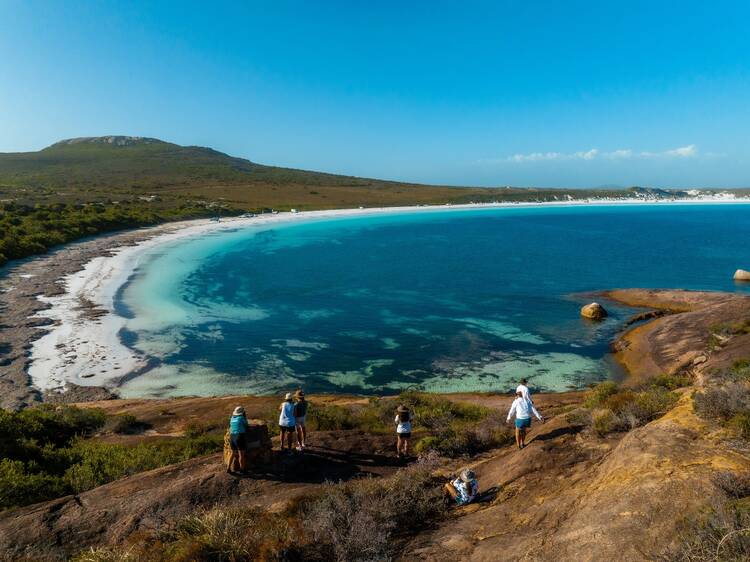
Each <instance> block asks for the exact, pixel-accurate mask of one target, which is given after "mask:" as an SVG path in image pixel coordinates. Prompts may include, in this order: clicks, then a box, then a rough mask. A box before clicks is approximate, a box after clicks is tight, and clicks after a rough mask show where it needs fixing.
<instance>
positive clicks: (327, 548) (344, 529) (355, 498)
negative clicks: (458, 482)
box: [301, 457, 445, 562]
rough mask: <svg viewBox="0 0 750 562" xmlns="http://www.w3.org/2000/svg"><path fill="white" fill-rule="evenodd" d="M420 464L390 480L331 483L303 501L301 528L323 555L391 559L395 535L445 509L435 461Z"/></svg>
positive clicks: (351, 560) (347, 560) (343, 561)
mask: <svg viewBox="0 0 750 562" xmlns="http://www.w3.org/2000/svg"><path fill="white" fill-rule="evenodd" d="M427 459H429V460H427V461H423V462H420V463H416V464H415V465H412V466H410V467H408V468H406V469H403V470H400V471H399V472H397V473H396V474H395V475H394V476H393V477H391V478H388V479H382V480H376V479H363V480H357V481H352V482H347V483H344V484H328V485H326V486H325V487H324V488H323V490H322V491H321V492H320V493H319V494H318V495H317V496H316V497H313V498H311V499H309V500H308V501H307V502H305V503H303V504H302V505H301V512H302V516H301V519H302V521H303V528H305V529H307V530H308V532H309V534H310V539H312V542H313V544H317V545H318V548H319V549H320V552H319V555H320V556H321V557H322V559H327V560H338V561H340V562H356V561H373V560H390V559H391V557H392V556H393V554H394V553H395V552H396V550H397V548H396V544H394V540H393V539H394V537H397V536H398V535H399V534H403V532H404V531H407V532H409V533H413V532H414V531H416V530H418V529H420V528H421V527H423V526H424V525H425V524H426V523H428V522H430V521H432V520H434V519H435V518H437V517H439V516H440V515H441V514H442V513H443V511H444V510H445V503H444V502H443V501H442V490H441V487H440V482H437V481H435V480H434V479H433V477H432V476H431V470H432V469H433V466H434V464H433V463H434V460H432V459H431V458H430V457H427Z"/></svg>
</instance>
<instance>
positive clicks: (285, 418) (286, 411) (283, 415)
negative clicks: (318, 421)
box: [279, 392, 295, 453]
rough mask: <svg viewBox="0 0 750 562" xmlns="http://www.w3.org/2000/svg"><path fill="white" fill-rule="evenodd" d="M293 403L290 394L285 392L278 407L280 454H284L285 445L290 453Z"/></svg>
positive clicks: (293, 422)
mask: <svg viewBox="0 0 750 562" xmlns="http://www.w3.org/2000/svg"><path fill="white" fill-rule="evenodd" d="M294 427H295V419H294V401H293V400H292V393H291V392H287V393H286V396H284V401H283V402H282V403H281V406H279V429H281V452H282V453H283V452H284V450H285V449H284V445H285V444H286V451H288V452H291V451H292V441H293V440H294Z"/></svg>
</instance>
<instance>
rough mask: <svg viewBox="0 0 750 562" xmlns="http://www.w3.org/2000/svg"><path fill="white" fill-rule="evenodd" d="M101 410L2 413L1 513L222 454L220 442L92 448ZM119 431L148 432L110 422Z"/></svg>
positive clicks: (126, 420)
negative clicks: (160, 468) (134, 430)
mask: <svg viewBox="0 0 750 562" xmlns="http://www.w3.org/2000/svg"><path fill="white" fill-rule="evenodd" d="M106 422H107V418H106V416H105V414H104V412H102V411H101V410H98V409H91V408H75V407H71V406H53V405H43V406H39V407H35V408H29V409H26V410H22V411H21V412H8V411H5V410H0V458H2V464H0V509H5V508H9V507H14V506H20V505H27V504H30V503H35V502H38V501H44V500H48V499H52V498H55V497H59V496H62V495H65V494H70V493H79V492H82V491H85V490H88V489H90V488H93V487H95V486H99V485H101V484H104V483H106V482H110V481H112V480H115V479H117V478H121V477H123V476H128V475H131V474H135V473H136V472H141V471H144V470H150V469H152V468H157V467H160V466H164V465H167V464H173V463H176V462H180V461H183V460H187V459H189V458H192V457H195V456H198V455H203V454H208V453H212V452H216V451H220V450H221V449H222V447H223V442H222V439H221V437H218V436H217V437H207V436H203V437H197V438H193V439H190V438H186V439H173V440H167V441H158V442H147V443H141V444H139V445H137V446H126V445H113V444H107V443H101V442H92V441H90V440H88V441H87V440H86V439H85V437H86V436H89V435H91V434H92V433H93V432H94V431H97V430H98V429H101V428H102V427H103V426H104V425H105V423H106ZM109 423H110V425H111V426H112V427H113V428H114V429H115V430H117V431H125V432H129V431H131V430H132V429H133V427H134V426H139V427H143V424H140V423H138V422H137V420H135V418H134V417H133V416H130V415H124V416H117V417H116V418H114V420H112V419H110V422H109Z"/></svg>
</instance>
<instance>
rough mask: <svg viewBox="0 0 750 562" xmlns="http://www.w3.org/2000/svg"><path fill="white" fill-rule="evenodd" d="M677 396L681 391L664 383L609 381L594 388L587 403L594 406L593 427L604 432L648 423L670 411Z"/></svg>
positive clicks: (626, 429) (628, 428)
mask: <svg viewBox="0 0 750 562" xmlns="http://www.w3.org/2000/svg"><path fill="white" fill-rule="evenodd" d="M677 399H678V395H677V394H675V393H674V392H670V391H669V390H667V389H666V388H665V387H664V386H661V385H651V386H648V387H646V388H643V389H641V390H630V389H620V388H618V387H617V385H615V384H614V383H612V382H606V383H600V384H598V385H597V386H595V387H594V388H592V389H591V390H590V391H589V393H588V395H587V396H586V399H585V402H584V404H585V405H586V406H587V407H588V408H590V409H592V410H593V412H592V418H591V423H592V429H593V430H594V432H595V433H596V434H597V435H599V436H603V435H606V434H607V433H610V432H612V431H628V430H630V429H634V428H636V427H639V426H641V425H644V424H646V423H648V422H650V421H651V420H653V419H656V418H657V417H659V416H661V415H663V414H665V413H666V412H667V411H669V409H670V408H672V406H674V404H675V403H676V402H677Z"/></svg>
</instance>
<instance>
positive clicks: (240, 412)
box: [227, 406, 247, 473]
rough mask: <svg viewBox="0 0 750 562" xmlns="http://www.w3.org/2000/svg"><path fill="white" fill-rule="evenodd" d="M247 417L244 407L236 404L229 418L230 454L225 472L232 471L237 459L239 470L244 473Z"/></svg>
mask: <svg viewBox="0 0 750 562" xmlns="http://www.w3.org/2000/svg"><path fill="white" fill-rule="evenodd" d="M246 433H247V417H246V416H245V408H243V407H242V406H237V407H236V408H235V409H234V411H233V412H232V417H231V418H230V419H229V445H230V447H231V448H232V456H231V457H230V459H229V464H228V465H227V472H233V471H234V469H235V468H236V464H237V462H238V461H239V465H240V472H241V473H244V472H245V468H246V466H245V465H246V460H245V453H246V449H247V440H246V438H245V437H246V435H245V434H246Z"/></svg>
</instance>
